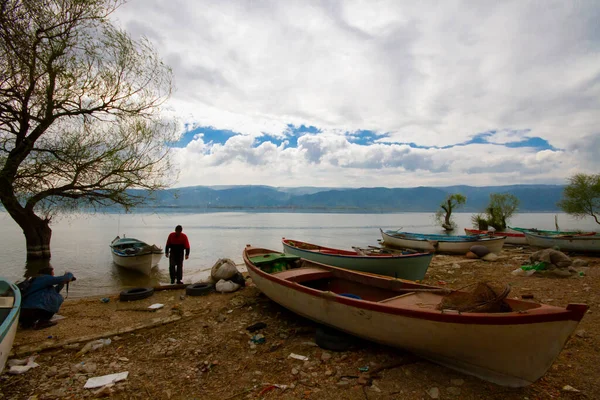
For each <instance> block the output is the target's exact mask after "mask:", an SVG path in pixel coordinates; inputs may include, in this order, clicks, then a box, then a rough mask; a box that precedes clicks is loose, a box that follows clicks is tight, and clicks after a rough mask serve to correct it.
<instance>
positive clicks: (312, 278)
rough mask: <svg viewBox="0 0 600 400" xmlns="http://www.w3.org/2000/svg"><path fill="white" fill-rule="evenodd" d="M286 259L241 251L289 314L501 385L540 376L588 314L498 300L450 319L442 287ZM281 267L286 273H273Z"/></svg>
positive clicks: (577, 308)
mask: <svg viewBox="0 0 600 400" xmlns="http://www.w3.org/2000/svg"><path fill="white" fill-rule="evenodd" d="M292 257H293V256H290V255H282V254H281V253H278V252H276V251H273V250H269V249H264V248H255V247H251V246H249V245H248V246H246V248H245V249H244V251H243V258H244V262H245V264H246V266H247V268H248V272H249V274H250V277H251V278H252V281H253V282H254V284H256V286H257V287H258V288H259V289H260V290H261V291H262V292H263V293H264V294H265V295H266V296H267V297H269V298H271V299H272V300H273V301H275V302H277V303H279V304H281V305H282V306H284V307H286V308H288V309H290V310H291V311H293V312H295V313H297V314H299V315H302V316H304V317H306V318H309V319H312V320H313V321H316V322H319V323H322V324H325V325H328V326H331V327H333V328H336V329H339V330H341V331H344V332H347V333H349V334H352V335H355V336H359V337H362V338H364V339H367V340H371V341H374V342H378V343H382V344H385V345H389V346H394V347H399V348H403V349H406V350H409V351H411V352H413V353H415V354H418V355H420V356H422V357H424V358H427V359H430V360H432V361H434V362H436V363H439V364H442V365H446V366H448V367H450V368H453V369H455V370H458V371H462V372H465V373H468V374H471V375H475V376H478V377H480V378H482V379H486V380H488V381H491V382H494V383H497V384H500V385H505V386H513V387H518V386H525V385H528V384H531V383H533V382H535V381H536V380H537V379H539V378H540V377H541V376H543V375H544V373H545V372H546V370H547V369H548V368H549V367H550V366H551V365H552V363H553V361H554V360H555V359H556V357H557V356H558V354H559V353H560V351H561V350H562V348H563V346H564V345H565V343H566V341H567V340H568V338H569V336H570V335H571V334H572V333H573V331H574V330H575V328H576V327H577V324H578V323H579V321H580V320H581V319H582V318H583V315H584V314H585V312H586V310H587V308H588V307H587V305H585V304H569V305H568V306H567V307H566V308H565V307H555V306H550V305H545V304H538V303H534V302H526V301H522V300H515V299H508V298H505V299H504V300H503V301H504V302H505V303H506V305H507V306H508V307H509V309H510V311H505V312H483V311H478V312H456V311H453V310H448V309H445V308H444V307H443V306H442V307H440V305H441V304H443V301H444V299H445V298H446V295H447V293H448V291H447V290H445V289H443V288H439V287H435V286H429V285H422V284H418V283H415V282H412V281H406V280H401V279H394V278H391V277H386V276H378V275H371V274H364V273H360V272H356V271H351V270H347V269H342V268H337V267H333V266H330V265H325V264H320V263H316V262H313V261H309V260H305V259H302V258H299V257H296V258H295V259H293V258H292ZM282 263H284V264H286V265H287V268H284V269H281V268H280V267H279V268H276V269H272V267H273V266H274V265H279V266H280V265H281V264H282ZM273 270H275V271H279V272H270V271H273ZM454 293H462V292H454ZM531 338H535V339H534V340H528V339H531Z"/></svg>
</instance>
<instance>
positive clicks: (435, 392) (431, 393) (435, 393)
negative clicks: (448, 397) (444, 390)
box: [427, 387, 440, 399]
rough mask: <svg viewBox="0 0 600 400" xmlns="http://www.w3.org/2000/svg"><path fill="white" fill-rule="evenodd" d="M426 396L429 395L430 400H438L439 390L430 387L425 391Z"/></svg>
mask: <svg viewBox="0 0 600 400" xmlns="http://www.w3.org/2000/svg"><path fill="white" fill-rule="evenodd" d="M427 394H428V395H429V397H431V398H432V399H439V398H440V389H438V388H436V387H432V388H431V389H429V390H428V391H427Z"/></svg>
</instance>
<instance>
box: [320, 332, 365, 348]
mask: <svg viewBox="0 0 600 400" xmlns="http://www.w3.org/2000/svg"><path fill="white" fill-rule="evenodd" d="M315 343H317V345H318V346H319V347H320V348H322V349H325V350H331V351H347V350H350V348H352V347H353V346H354V345H356V344H357V340H356V338H355V337H354V336H351V335H348V334H346V333H344V332H340V331H338V330H335V329H332V328H329V327H325V326H319V327H318V328H317V331H316V333H315Z"/></svg>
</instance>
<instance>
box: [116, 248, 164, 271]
mask: <svg viewBox="0 0 600 400" xmlns="http://www.w3.org/2000/svg"><path fill="white" fill-rule="evenodd" d="M161 258H162V252H161V253H148V254H143V255H135V256H122V255H119V254H116V253H115V252H112V259H113V262H114V263H115V264H117V265H118V266H119V267H123V268H127V269H130V270H133V271H138V272H141V273H143V274H146V275H150V271H152V268H154V267H156V266H157V265H158V263H159V262H160V260H161Z"/></svg>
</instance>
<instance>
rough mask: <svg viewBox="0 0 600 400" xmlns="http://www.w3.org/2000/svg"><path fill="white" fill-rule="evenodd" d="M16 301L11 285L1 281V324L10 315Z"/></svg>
mask: <svg viewBox="0 0 600 400" xmlns="http://www.w3.org/2000/svg"><path fill="white" fill-rule="evenodd" d="M14 303H15V295H14V293H13V291H12V289H11V288H10V286H9V285H8V284H7V283H6V282H3V281H0V324H1V323H2V322H3V321H4V320H5V319H6V317H8V315H9V314H10V312H11V311H12V308H13V305H14Z"/></svg>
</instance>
